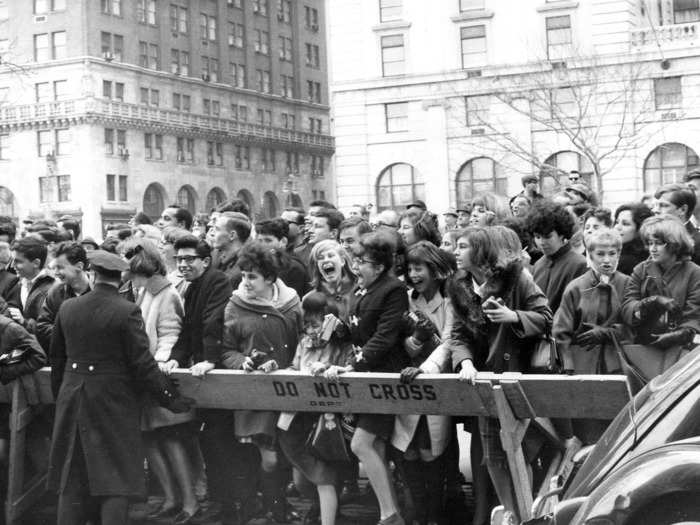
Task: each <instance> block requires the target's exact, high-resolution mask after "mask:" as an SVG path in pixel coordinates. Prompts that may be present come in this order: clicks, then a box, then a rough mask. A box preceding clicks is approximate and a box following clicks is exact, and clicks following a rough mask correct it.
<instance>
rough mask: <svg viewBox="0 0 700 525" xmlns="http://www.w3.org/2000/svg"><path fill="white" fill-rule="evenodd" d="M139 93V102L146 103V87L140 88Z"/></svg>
mask: <svg viewBox="0 0 700 525" xmlns="http://www.w3.org/2000/svg"><path fill="white" fill-rule="evenodd" d="M139 92H140V93H141V104H144V105H146V106H147V105H148V88H140V89H139Z"/></svg>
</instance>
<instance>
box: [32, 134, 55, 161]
mask: <svg viewBox="0 0 700 525" xmlns="http://www.w3.org/2000/svg"><path fill="white" fill-rule="evenodd" d="M36 143H37V154H38V155H39V156H40V157H46V155H49V154H50V155H55V154H56V152H55V151H54V147H53V137H52V136H51V131H48V130H45V131H37V132H36Z"/></svg>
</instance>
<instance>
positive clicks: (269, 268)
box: [236, 242, 280, 281]
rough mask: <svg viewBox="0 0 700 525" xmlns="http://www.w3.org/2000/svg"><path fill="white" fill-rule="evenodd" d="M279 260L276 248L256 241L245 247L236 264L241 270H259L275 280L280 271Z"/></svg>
mask: <svg viewBox="0 0 700 525" xmlns="http://www.w3.org/2000/svg"><path fill="white" fill-rule="evenodd" d="M279 260H280V259H279V257H278V255H277V253H276V251H275V250H270V249H269V248H267V247H265V246H262V245H261V244H258V243H255V242H254V243H251V244H246V245H245V246H244V247H243V249H242V250H241V251H240V253H239V254H238V262H237V263H236V266H238V269H240V270H241V271H244V272H258V273H260V274H261V275H262V276H263V277H264V278H265V279H270V280H272V281H275V280H276V279H277V275H278V274H279V271H280V266H279Z"/></svg>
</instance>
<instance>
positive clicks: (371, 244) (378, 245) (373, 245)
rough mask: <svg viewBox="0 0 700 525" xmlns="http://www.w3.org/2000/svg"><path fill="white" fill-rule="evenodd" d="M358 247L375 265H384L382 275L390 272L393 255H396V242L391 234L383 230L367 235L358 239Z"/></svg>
mask: <svg viewBox="0 0 700 525" xmlns="http://www.w3.org/2000/svg"><path fill="white" fill-rule="evenodd" d="M360 245H361V246H362V248H363V250H364V254H365V255H367V256H368V257H370V258H371V259H373V260H374V261H375V262H376V263H377V264H382V265H384V273H386V272H388V271H389V270H391V267H392V266H393V264H394V253H396V240H395V238H394V237H393V236H392V235H391V234H388V233H386V232H384V231H383V230H377V231H374V232H372V233H368V234H367V235H364V236H363V237H362V238H361V239H360Z"/></svg>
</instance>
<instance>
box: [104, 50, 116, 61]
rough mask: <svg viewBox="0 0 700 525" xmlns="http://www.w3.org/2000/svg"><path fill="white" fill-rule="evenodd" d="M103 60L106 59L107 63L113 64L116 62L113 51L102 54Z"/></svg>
mask: <svg viewBox="0 0 700 525" xmlns="http://www.w3.org/2000/svg"><path fill="white" fill-rule="evenodd" d="M102 58H104V59H105V60H106V61H107V62H111V61H112V60H114V55H113V54H112V52H111V51H105V52H103V53H102Z"/></svg>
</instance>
